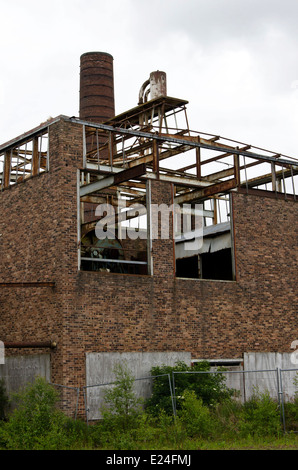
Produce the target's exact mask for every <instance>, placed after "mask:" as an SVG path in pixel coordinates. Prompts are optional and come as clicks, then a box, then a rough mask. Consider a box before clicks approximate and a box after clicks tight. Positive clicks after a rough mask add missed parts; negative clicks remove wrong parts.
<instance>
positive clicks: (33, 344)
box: [4, 341, 57, 349]
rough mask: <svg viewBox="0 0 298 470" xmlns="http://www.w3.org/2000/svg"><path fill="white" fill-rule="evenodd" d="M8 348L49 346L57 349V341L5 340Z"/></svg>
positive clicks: (5, 345)
mask: <svg viewBox="0 0 298 470" xmlns="http://www.w3.org/2000/svg"><path fill="white" fill-rule="evenodd" d="M4 347H5V348H6V349H23V348H49V349H55V348H56V347H57V343H56V342H55V341H44V342H42V341H41V342H38V341H4Z"/></svg>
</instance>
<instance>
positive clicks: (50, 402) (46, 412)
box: [0, 378, 83, 450]
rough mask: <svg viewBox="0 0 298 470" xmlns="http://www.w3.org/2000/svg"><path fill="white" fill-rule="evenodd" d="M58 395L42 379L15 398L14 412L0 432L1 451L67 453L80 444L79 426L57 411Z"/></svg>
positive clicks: (28, 386) (38, 379)
mask: <svg viewBox="0 0 298 470" xmlns="http://www.w3.org/2000/svg"><path fill="white" fill-rule="evenodd" d="M58 398H59V395H58V393H57V391H56V390H55V389H54V388H53V386H51V385H50V384H48V383H47V382H46V380H45V379H43V378H37V379H36V380H35V382H34V383H33V384H29V385H27V387H25V389H24V390H23V391H21V392H20V393H18V394H15V401H16V408H15V409H14V410H13V412H12V414H11V415H10V417H9V420H8V421H7V422H6V423H4V425H3V426H2V427H1V428H0V442H1V445H2V447H5V448H6V449H11V450H19V449H20V450H21V449H22V450H32V449H34V450H42V449H50V450H56V449H67V448H70V447H71V446H73V445H74V444H75V443H77V442H78V440H79V439H81V441H82V437H83V436H82V433H81V434H80V433H78V426H79V425H78V424H75V425H74V424H73V422H72V421H71V420H70V419H69V418H67V417H66V416H65V415H64V414H63V413H62V412H61V411H59V410H58V409H57V406H56V405H57V401H58Z"/></svg>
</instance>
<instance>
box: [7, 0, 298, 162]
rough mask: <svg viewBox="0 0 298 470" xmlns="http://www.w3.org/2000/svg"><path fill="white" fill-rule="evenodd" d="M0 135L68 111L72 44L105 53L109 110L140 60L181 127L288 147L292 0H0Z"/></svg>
mask: <svg viewBox="0 0 298 470" xmlns="http://www.w3.org/2000/svg"><path fill="white" fill-rule="evenodd" d="M0 15H1V39H0V52H1V74H0V107H1V114H0V143H4V142H6V141H7V140H9V139H11V138H13V137H16V136H18V135H20V134H22V133H23V132H25V131H28V130H30V129H32V128H33V127H35V126H37V125H38V124H40V123H41V122H43V121H45V120H46V119H48V118H49V117H50V116H51V117H55V116H57V115H59V114H65V115H67V116H73V115H75V116H78V113H79V73H80V55H81V54H83V53H84V52H89V51H103V52H108V53H110V54H111V55H112V56H113V57H114V81H115V101H116V103H115V104H116V113H117V114H118V113H121V112H123V111H125V110H126V109H130V108H132V107H134V106H136V105H137V102H138V93H139V89H140V87H141V85H142V84H143V82H144V81H145V80H146V79H147V78H149V74H150V72H152V71H154V70H162V71H164V72H166V74H167V86H168V95H169V96H173V97H176V98H182V99H186V100H188V101H189V105H188V116H189V124H190V128H191V129H193V130H198V131H200V132H208V133H211V134H217V135H221V136H223V137H228V138H231V139H235V140H239V141H241V142H244V143H248V144H252V145H256V146H259V147H262V148H266V149H268V150H272V151H274V152H278V153H283V154H285V155H289V156H293V157H297V156H298V149H297V144H296V141H297V135H296V134H297V129H298V57H297V55H298V54H297V51H298V27H297V26H298V1H297V0H151V1H150V2H149V1H147V0H146V1H145V0H51V2H46V1H44V0H26V1H24V0H0Z"/></svg>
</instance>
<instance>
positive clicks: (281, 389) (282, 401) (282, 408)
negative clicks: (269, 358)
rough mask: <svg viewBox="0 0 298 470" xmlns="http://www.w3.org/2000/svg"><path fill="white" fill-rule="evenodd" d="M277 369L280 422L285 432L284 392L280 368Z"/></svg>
mask: <svg viewBox="0 0 298 470" xmlns="http://www.w3.org/2000/svg"><path fill="white" fill-rule="evenodd" d="M277 370H278V372H279V381H278V384H279V396H280V397H281V419H282V423H283V429H284V433H286V420H285V406H284V393H283V383H282V376H281V372H282V370H281V369H279V368H277Z"/></svg>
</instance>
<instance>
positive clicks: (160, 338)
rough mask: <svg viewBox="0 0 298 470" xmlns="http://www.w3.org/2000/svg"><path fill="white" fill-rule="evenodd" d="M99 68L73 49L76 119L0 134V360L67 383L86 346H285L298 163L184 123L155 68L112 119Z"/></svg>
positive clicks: (283, 349) (176, 349)
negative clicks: (5, 137) (36, 361)
mask: <svg viewBox="0 0 298 470" xmlns="http://www.w3.org/2000/svg"><path fill="white" fill-rule="evenodd" d="M113 80H114V79H113V58H112V56H111V55H109V54H107V53H99V52H94V53H86V54H83V55H82V56H81V70H80V113H79V117H67V116H64V115H60V116H58V117H57V118H51V119H50V120H48V121H47V122H44V123H42V124H40V125H39V126H38V127H36V128H35V129H33V130H31V131H29V132H27V133H25V134H23V135H21V136H19V137H16V138H15V139H13V140H12V141H10V142H7V143H5V144H2V145H1V146H0V187H1V192H0V208H1V209H0V319H1V334H0V340H1V341H2V342H3V343H4V346H5V354H6V358H10V357H19V356H22V357H27V356H30V357H33V356H35V355H46V356H47V357H48V358H49V359H48V360H49V362H48V364H49V376H50V380H51V381H52V382H55V383H58V384H62V385H65V386H78V387H80V386H85V385H86V384H87V385H88V383H90V380H89V378H88V377H89V375H88V374H89V372H88V367H90V357H91V356H92V354H93V355H95V356H92V358H93V359H92V360H95V361H96V358H100V357H101V356H100V355H103V354H105V355H108V354H116V353H117V354H118V355H120V356H121V354H126V356H125V357H127V358H128V359H129V360H130V361H131V362H133V361H134V360H135V359H134V358H136V357H138V358H139V357H140V354H141V355H142V354H143V355H146V354H147V355H146V361H149V363H150V364H151V363H152V362H150V354H152V358H153V359H152V361H153V362H154V357H155V356H154V354H157V353H158V354H160V355H161V356H160V357H161V358H162V359H164V361H167V360H169V357H173V358H182V359H183V358H185V357H189V358H190V359H191V360H192V361H193V360H199V359H208V360H210V361H212V360H213V361H215V362H216V361H222V363H224V362H225V361H226V363H229V361H230V363H231V364H236V363H237V364H238V363H240V362H241V361H243V356H244V354H245V353H248V352H254V353H271V352H274V353H290V352H291V344H292V342H293V341H294V340H297V339H298V329H297V289H296V286H297V282H296V273H297V201H296V197H297V196H296V194H295V183H296V192H297V180H296V177H297V174H298V163H297V160H296V159H294V158H290V157H286V156H284V155H280V154H278V155H277V154H275V153H273V152H271V151H265V150H262V149H258V148H255V147H252V146H250V145H245V144H243V143H239V142H237V141H232V140H228V139H224V138H222V137H220V136H216V135H210V134H204V133H202V132H200V133H198V132H196V131H193V130H191V127H190V125H189V123H188V119H187V109H186V106H187V104H188V102H187V101H185V100H184V99H177V98H173V97H169V96H167V90H166V88H167V86H166V75H165V73H164V72H160V71H157V72H152V73H151V74H150V77H149V78H148V80H146V81H145V82H144V84H143V85H142V86H141V88H140V92H139V96H136V103H137V104H136V106H135V107H133V108H132V109H129V110H128V111H125V112H123V113H122V114H120V115H117V116H115V110H114V109H115V107H114V89H113ZM140 85H141V84H140ZM161 207H163V208H164V209H165V208H169V211H168V212H167V210H166V209H165V210H164V211H163V212H162V211H161V212H162V217H161V213H159V217H157V218H156V217H155V218H154V217H153V209H152V208H155V209H156V208H159V209H160V208H161ZM173 207H177V208H178V216H177V214H176V215H175V214H174V212H175V211H174V210H171V209H173ZM179 208H180V212H179ZM103 209H106V211H105V212H103ZM197 214H199V217H197V219H199V220H200V221H201V226H200V228H199V232H200V236H197V233H198V232H196V231H195V230H194V220H195V218H196V217H195V216H196V215H197ZM182 219H183V221H184V220H185V221H188V222H187V223H188V225H187V224H186V225H187V230H188V231H185V230H184V229H183V230H182V229H181V226H182V225H181V224H180V223H177V220H178V221H180V222H181V220H182ZM102 220H104V221H105V223H106V225H105V226H103V225H100V221H102ZM109 222H110V223H109ZM157 223H158V224H159V230H156V229H157V226H156V224H157ZM183 227H184V226H183ZM101 228H103V229H104V232H105V234H106V235H105V237H102V238H100V237H99V236H98V234H99V232H100V230H101ZM163 229H168V234H169V236H164V237H163V236H161V234H162V230H163ZM154 234H155V235H154ZM196 240H197V241H199V243H195V242H196ZM191 242H192V243H193V244H191V245H189V244H190V243H191ZM189 247H190V248H189ZM136 354H138V356H136ZM185 354H187V356H185ZM96 355H97V356H96ZM120 356H119V357H120ZM144 357H145V356H144ZM148 357H149V359H148ZM138 360H139V359H138ZM0 368H1V366H0Z"/></svg>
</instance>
